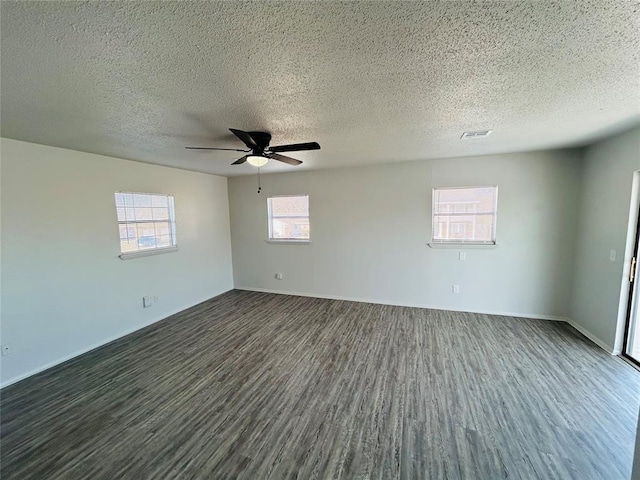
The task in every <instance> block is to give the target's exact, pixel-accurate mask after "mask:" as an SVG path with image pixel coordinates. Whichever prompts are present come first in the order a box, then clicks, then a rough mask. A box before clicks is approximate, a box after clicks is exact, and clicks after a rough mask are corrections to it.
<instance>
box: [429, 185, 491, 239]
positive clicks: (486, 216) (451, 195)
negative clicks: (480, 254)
mask: <svg viewBox="0 0 640 480" xmlns="http://www.w3.org/2000/svg"><path fill="white" fill-rule="evenodd" d="M497 200H498V187H465V188H435V189H434V190H433V219H432V220H433V221H432V229H433V231H432V240H433V242H434V243H470V244H473V243H476V244H495V242H496V217H497Z"/></svg>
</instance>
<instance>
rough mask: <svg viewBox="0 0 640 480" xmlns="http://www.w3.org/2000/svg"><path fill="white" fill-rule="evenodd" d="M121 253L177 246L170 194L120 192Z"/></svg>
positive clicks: (118, 209)
mask: <svg viewBox="0 0 640 480" xmlns="http://www.w3.org/2000/svg"><path fill="white" fill-rule="evenodd" d="M115 197H116V210H117V212H118V227H119V229H120V251H121V253H131V252H138V251H141V250H153V249H159V248H167V247H174V246H176V232H175V214H174V207H173V197H172V196H171V195H164V194H154V193H125V192H117V193H116V194H115Z"/></svg>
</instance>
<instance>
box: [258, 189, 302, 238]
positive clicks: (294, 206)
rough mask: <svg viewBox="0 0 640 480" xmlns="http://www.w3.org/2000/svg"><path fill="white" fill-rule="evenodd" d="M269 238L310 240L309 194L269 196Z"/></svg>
mask: <svg viewBox="0 0 640 480" xmlns="http://www.w3.org/2000/svg"><path fill="white" fill-rule="evenodd" d="M267 210H268V215H269V240H294V241H295V240H298V241H305V240H310V238H311V237H310V225H309V196H308V195H290V196H280V197H269V198H268V199H267Z"/></svg>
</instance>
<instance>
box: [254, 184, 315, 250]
mask: <svg viewBox="0 0 640 480" xmlns="http://www.w3.org/2000/svg"><path fill="white" fill-rule="evenodd" d="M288 197H307V217H306V218H307V220H308V221H309V238H274V237H273V225H272V219H273V216H272V210H271V199H272V198H288ZM265 241H266V242H267V243H273V244H281V245H282V244H290V245H307V244H310V243H311V198H310V195H309V194H308V193H296V194H287V195H271V196H269V197H267V239H266V240H265Z"/></svg>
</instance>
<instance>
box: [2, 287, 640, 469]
mask: <svg viewBox="0 0 640 480" xmlns="http://www.w3.org/2000/svg"><path fill="white" fill-rule="evenodd" d="M639 402H640V372H638V371H636V370H635V369H634V368H633V367H631V366H629V365H627V364H626V363H625V362H623V361H622V360H620V359H618V358H614V357H611V356H609V355H608V354H607V353H605V352H604V351H602V350H600V349H599V348H598V347H596V346H595V345H593V344H592V343H590V342H589V341H588V340H586V339H585V338H584V337H582V336H581V335H580V334H578V333H577V332H576V331H575V330H573V329H572V328H571V327H570V326H568V325H566V324H563V323H556V322H549V321H542V320H524V319H517V318H512V317H499V316H490V315H480V314H471V313H453V312H445V311H438V310H426V309H418V308H406V307H392V306H384V305H373V304H366V303H353V302H346V301H334V300H326V299H314V298H303V297H289V296H282V295H272V294H264V293H254V292H242V291H232V292H229V293H226V294H224V295H222V296H220V297H217V298H215V299H213V300H210V301H208V302H205V303H202V304H200V305H198V306H196V307H193V308H191V309H189V310H186V311H184V312H181V313H180V314H177V315H174V316H172V317H170V318H168V319H166V320H164V321H162V322H160V323H157V324H155V325H152V326H151V327H148V328H146V329H144V330H142V331H139V332H136V333H134V334H132V335H129V336H127V337H125V338H123V339H120V340H118V341H116V342H113V343H111V344H109V345H107V346H105V347H102V348H100V349H97V350H94V351H92V352H89V353H88V354H85V355H83V356H81V357H78V358H76V359H74V360H71V361H69V362H66V363H65V364H63V365H60V366H58V367H55V368H53V369H51V370H48V371H46V372H43V373H42V374H39V375H36V376H34V377H31V378H29V379H27V380H24V381H22V382H20V383H18V384H16V385H13V386H10V387H7V388H6V389H4V390H3V391H2V398H1V403H0V407H1V445H0V446H1V462H2V463H1V474H2V478H3V479H6V480H8V479H30V478H43V479H58V478H64V479H84V478H91V479H119V478H131V479H137V480H140V479H172V478H176V479H178V478H179V479H190V478H194V479H195V478H206V479H293V478H299V479H338V478H340V479H359V480H365V479H367V480H371V479H385V480H386V479H500V478H509V479H512V478H513V479H544V480H549V479H580V480H589V479H606V480H615V479H624V480H626V479H628V478H629V476H630V474H631V463H632V456H633V445H634V438H635V426H636V421H637V415H638V406H639Z"/></svg>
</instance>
